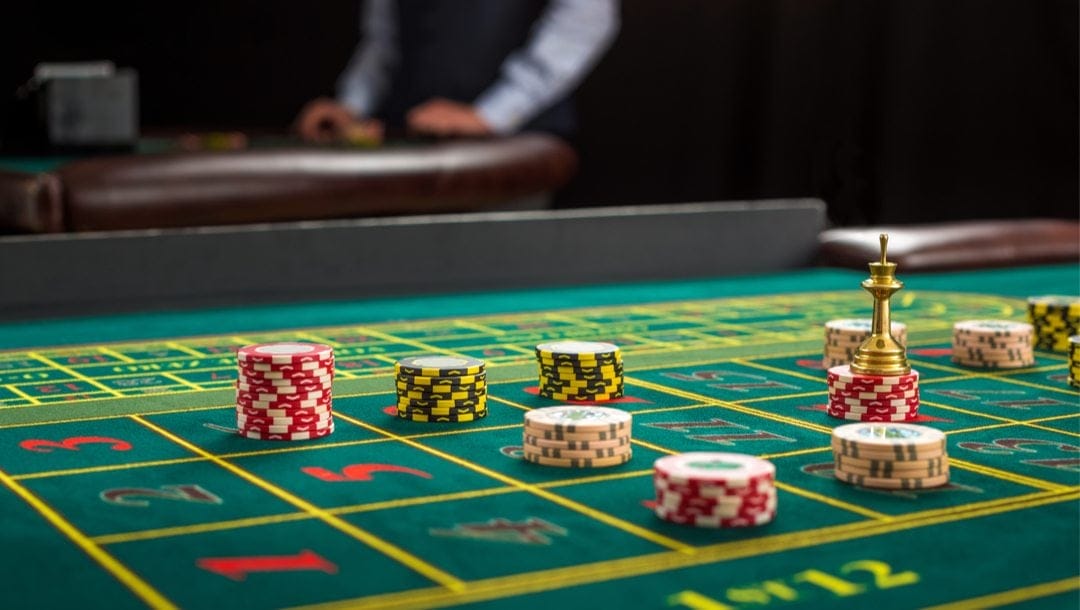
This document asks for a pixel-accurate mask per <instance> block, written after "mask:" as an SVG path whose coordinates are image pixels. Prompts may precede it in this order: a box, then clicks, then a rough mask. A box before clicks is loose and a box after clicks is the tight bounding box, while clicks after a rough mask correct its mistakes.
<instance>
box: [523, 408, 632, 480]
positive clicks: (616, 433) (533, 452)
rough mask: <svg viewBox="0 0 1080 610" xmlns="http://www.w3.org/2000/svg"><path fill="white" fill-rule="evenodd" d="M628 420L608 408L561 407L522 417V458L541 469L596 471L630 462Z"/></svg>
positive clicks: (627, 415) (617, 410)
mask: <svg viewBox="0 0 1080 610" xmlns="http://www.w3.org/2000/svg"><path fill="white" fill-rule="evenodd" d="M631 420H632V418H631V416H630V414H629V413H627V412H626V411H620V410H619V409H611V408H608V407H589V406H585V405H563V406H558V407H545V408H543V409H534V410H532V411H529V412H527V413H526V414H525V431H524V434H523V438H522V441H523V442H522V450H523V452H524V455H523V458H524V459H525V460H526V461H529V462H532V463H534V464H541V465H543V466H560V467H562V468H600V467H604V466H617V465H619V464H625V463H626V462H629V461H630V457H631V455H632V454H633V450H632V449H631V446H630V427H631V423H632V421H631Z"/></svg>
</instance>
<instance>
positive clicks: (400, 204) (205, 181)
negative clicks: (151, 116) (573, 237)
mask: <svg viewBox="0 0 1080 610" xmlns="http://www.w3.org/2000/svg"><path fill="white" fill-rule="evenodd" d="M576 167H577V155H576V154H575V153H574V151H573V150H572V149H571V148H570V147H569V146H568V145H567V144H565V143H564V142H562V141H561V140H559V139H557V138H554V137H551V136H547V135H542V134H523V135H519V136H514V137H510V138H501V139H491V140H474V141H455V142H443V143H437V144H433V145H430V146H423V147H402V148H392V147H391V148H387V149H385V150H378V151H364V150H349V149H313V148H294V149H255V150H244V151H234V152H194V153H181V154H161V155H125V156H114V157H98V158H93V159H84V160H80V161H75V162H72V163H70V164H68V165H66V166H64V167H63V168H61V169H60V170H59V175H60V177H61V180H63V183H64V188H65V196H66V201H65V204H66V213H67V215H68V218H69V221H68V225H69V228H70V229H71V230H75V231H89V230H102V229H137V228H157V227H191V226H210V225H227V224H245V223H260V222H282V221H294V220H310V219H324V218H347V217H362V216H378V215H401V214H423V213H437V212H460V211H468V210H477V209H484V208H490V207H494V206H497V205H499V204H501V203H505V202H507V201H510V200H513V199H518V198H522V197H526V196H530V195H538V194H541V193H548V192H551V191H552V190H554V189H556V188H558V187H559V186H562V185H563V184H564V183H565V182H566V181H568V180H569V179H570V177H571V176H572V175H573V173H574V171H575V170H576Z"/></svg>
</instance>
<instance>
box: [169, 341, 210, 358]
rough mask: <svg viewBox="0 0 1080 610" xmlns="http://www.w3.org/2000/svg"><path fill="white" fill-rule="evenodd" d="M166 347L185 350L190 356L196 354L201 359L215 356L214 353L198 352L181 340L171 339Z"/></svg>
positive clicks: (179, 350) (180, 350)
mask: <svg viewBox="0 0 1080 610" xmlns="http://www.w3.org/2000/svg"><path fill="white" fill-rule="evenodd" d="M165 347H168V348H169V349H174V350H176V351H178V352H184V353H185V354H187V355H189V356H195V357H196V358H198V359H199V360H205V359H206V358H213V357H214V356H212V355H207V354H203V353H202V352H197V351H195V350H193V349H191V348H190V347H188V346H186V345H184V344H183V343H180V342H179V341H169V342H168V343H166V344H165Z"/></svg>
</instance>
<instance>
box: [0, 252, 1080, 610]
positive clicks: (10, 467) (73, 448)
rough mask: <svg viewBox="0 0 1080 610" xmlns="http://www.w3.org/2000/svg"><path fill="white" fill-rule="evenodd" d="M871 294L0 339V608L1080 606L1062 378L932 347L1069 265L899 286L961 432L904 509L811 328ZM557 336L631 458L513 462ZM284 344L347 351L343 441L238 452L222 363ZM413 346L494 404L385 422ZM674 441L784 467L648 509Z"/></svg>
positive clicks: (667, 298) (145, 322)
mask: <svg viewBox="0 0 1080 610" xmlns="http://www.w3.org/2000/svg"><path fill="white" fill-rule="evenodd" d="M865 276H866V274H865V273H860V272H852V271H837V270H827V269H808V270H803V271H799V272H793V273H786V274H776V275H769V276H756V277H736V278H721V279H711V280H696V281H671V282H653V283H641V284H620V285H609V286H588V287H576V288H558V289H554V288H553V289H537V290H521V291H513V292H501V293H477V294H457V295H438V296H424V297H416V298H394V299H373V300H368V301H363V302H321V303H298V304H290V305H274V306H266V305H259V306H251V307H232V308H220V309H214V310H200V311H178V312H144V313H134V314H124V315H115V316H98V317H87V318H70V319H62V320H43V321H33V322H20V323H5V324H0V350H3V351H0V515H3V520H2V521H0V536H2V538H0V540H3V541H4V543H5V544H4V546H5V549H6V550H7V552H5V553H3V554H0V583H2V584H3V585H4V586H3V587H0V607H2V608H73V607H88V608H139V607H148V606H149V607H157V608H171V607H182V608H233V607H235V608H240V607H242V608H278V607H312V606H314V607H326V608H337V607H341V608H352V607H355V608H417V607H447V606H454V607H459V606H460V607H475V608H488V607H490V608H545V607H556V606H562V607H566V608H595V607H604V606H611V607H620V608H708V609H712V610H717V609H725V608H739V609H743V608H763V609H773V608H776V609H782V608H821V607H837V608H868V607H872V608H914V607H935V608H985V607H1016V608H1075V607H1077V606H1078V603H1080V597H1078V593H1077V591H1078V587H1080V553H1078V552H1077V549H1078V548H1080V503H1078V500H1080V459H1078V457H1080V454H1078V452H1080V442H1078V440H1080V439H1078V437H1080V422H1078V419H1077V418H1078V416H1080V398H1078V394H1077V392H1076V390H1075V389H1073V388H1071V387H1070V386H1069V385H1068V384H1067V383H1066V377H1067V375H1068V367H1069V365H1068V359H1067V357H1066V356H1065V355H1064V354H1061V353H1052V352H1038V353H1037V358H1036V363H1035V365H1034V366H1032V367H1027V368H1024V369H1018V370H983V369H970V368H964V367H960V366H958V365H955V364H954V363H952V362H951V360H950V342H951V335H952V332H951V329H952V324H953V322H955V321H958V320H962V319H1011V320H1024V319H1025V318H1026V309H1025V301H1024V297H1027V296H1030V295H1035V294H1076V293H1077V292H1078V287H1080V271H1078V270H1077V268H1076V267H1075V266H1054V267H1032V268H1022V269H1011V270H996V271H991V270H988V271H975V272H969V273H949V274H904V273H903V270H901V271H900V279H901V280H903V281H904V282H905V283H906V287H905V288H904V290H902V291H901V292H900V293H898V294H897V295H896V296H895V297H894V299H893V304H892V309H893V315H894V319H895V320H898V321H903V322H905V323H906V324H907V325H908V338H909V345H908V356H909V358H910V360H911V362H912V364H913V366H914V367H915V368H916V369H917V370H918V371H919V373H920V383H919V385H920V393H921V405H920V407H919V412H920V423H922V424H924V425H928V426H932V427H935V428H938V429H941V430H943V431H945V432H946V433H947V436H948V441H947V446H948V452H949V458H950V464H951V474H950V481H949V483H948V484H947V485H946V486H944V487H941V488H936V489H933V490H907V491H883V490H873V489H866V488H861V487H858V486H852V485H848V484H844V483H841V482H839V481H837V480H836V479H835V477H834V476H833V475H832V466H833V464H832V454H831V451H830V445H829V438H830V436H829V435H830V432H831V430H832V428H833V427H834V426H836V425H837V424H838V423H840V422H839V420H835V419H832V418H830V417H828V415H827V414H826V413H825V412H824V407H823V405H824V403H825V402H826V400H825V397H826V391H825V390H826V384H825V374H824V371H823V370H822V368H821V351H822V338H823V328H822V327H823V324H824V322H826V321H827V320H830V319H835V318H852V317H868V316H869V312H870V305H871V302H870V298H869V296H868V295H867V294H866V293H865V292H863V291H862V290H861V289H859V287H858V283H859V282H860V281H861V280H862V279H863V278H865ZM563 337H566V338H578V339H587V340H608V341H613V342H615V343H618V344H619V345H620V346H621V347H622V349H623V352H624V361H625V368H626V388H627V398H625V399H622V400H620V401H618V402H617V403H612V405H611V406H616V407H618V408H621V409H624V410H626V411H629V412H631V413H632V414H633V416H634V425H633V437H634V446H633V450H634V457H633V459H632V460H631V461H630V462H629V463H627V464H625V465H621V466H615V467H610V468H602V469H600V468H598V469H589V470H571V469H560V468H551V467H542V466H537V465H535V464H529V463H526V462H524V461H523V460H522V459H521V458H520V455H521V444H522V436H521V434H522V418H523V413H524V412H526V411H527V410H529V409H532V408H536V407H542V406H548V405H551V404H556V403H553V402H552V401H549V400H547V399H544V398H540V397H538V396H537V395H536V390H535V386H536V385H537V382H536V363H535V360H534V357H533V347H534V346H535V345H536V344H537V343H538V342H541V341H545V340H551V339H555V338H563ZM278 340H302V341H319V342H326V343H328V344H330V345H332V346H333V347H334V350H335V361H336V373H335V381H334V414H335V422H336V429H335V432H334V433H333V435H331V436H329V437H327V438H324V439H320V440H316V441H308V442H295V443H285V442H271V441H257V440H250V439H245V438H241V437H240V436H238V435H237V434H235V431H234V428H235V425H236V417H235V404H234V403H235V401H234V396H235V390H234V389H233V385H234V383H235V378H236V360H235V356H234V355H233V351H234V350H235V349H236V348H237V346H240V345H244V344H249V343H258V342H266V341H278ZM421 353H444V354H448V353H452V354H460V355H467V356H472V357H479V358H483V359H484V360H485V361H486V362H487V366H488V382H489V395H490V398H489V415H488V416H487V417H486V418H484V419H482V420H479V421H477V422H472V423H468V424H425V423H420V422H410V421H403V420H400V419H398V418H397V417H395V416H394V415H393V413H394V412H395V410H394V408H393V405H394V402H395V393H394V382H393V379H394V374H393V363H394V362H395V361H396V360H397V359H398V358H401V357H403V356H408V355H416V354H421ZM388 411H389V412H388ZM685 451H728V452H738V453H748V454H752V455H758V456H762V457H765V458H767V459H769V460H770V461H772V462H773V464H774V465H775V466H776V469H777V487H778V494H779V504H778V506H779V508H778V514H777V517H776V519H775V520H774V521H773V522H772V523H770V524H768V525H765V526H761V527H757V528H738V529H723V530H713V529H704V528H693V527H688V526H681V525H676V524H672V523H666V522H663V521H660V520H659V519H657V518H656V517H655V515H654V514H653V512H652V511H651V509H650V508H649V504H648V502H649V501H650V500H651V499H652V498H653V485H652V470H651V465H652V463H653V461H654V460H655V459H657V458H659V457H661V456H663V455H668V454H672V453H679V452H685ZM372 465H377V466H372ZM350 466H352V467H354V468H353V469H352V470H350V469H349V467H350ZM357 468H359V469H360V470H361V471H364V470H365V469H371V468H375V470H374V471H373V474H370V476H355V477H354V476H351V475H348V473H350V472H356V469H357ZM386 468H389V470H387V469H386ZM380 469H381V470H380ZM119 496H124V497H127V498H128V499H129V501H127V502H118V501H116V500H115V498H116V497H119ZM132 499H133V500H134V501H130V500H132Z"/></svg>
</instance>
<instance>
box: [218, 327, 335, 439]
mask: <svg viewBox="0 0 1080 610" xmlns="http://www.w3.org/2000/svg"><path fill="white" fill-rule="evenodd" d="M236 359H237V367H238V378H237V382H236V428H237V431H238V432H239V433H240V435H241V436H245V437H247V438H253V439H260V440H275V441H300V440H308V439H314V438H320V437H323V436H328V435H330V434H331V433H333V432H334V416H333V408H332V407H333V404H332V395H331V388H332V386H333V382H334V350H333V348H331V347H330V346H328V345H322V344H319V343H265V344H260V345H249V346H247V347H243V348H240V350H238V351H237V352H236Z"/></svg>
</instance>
